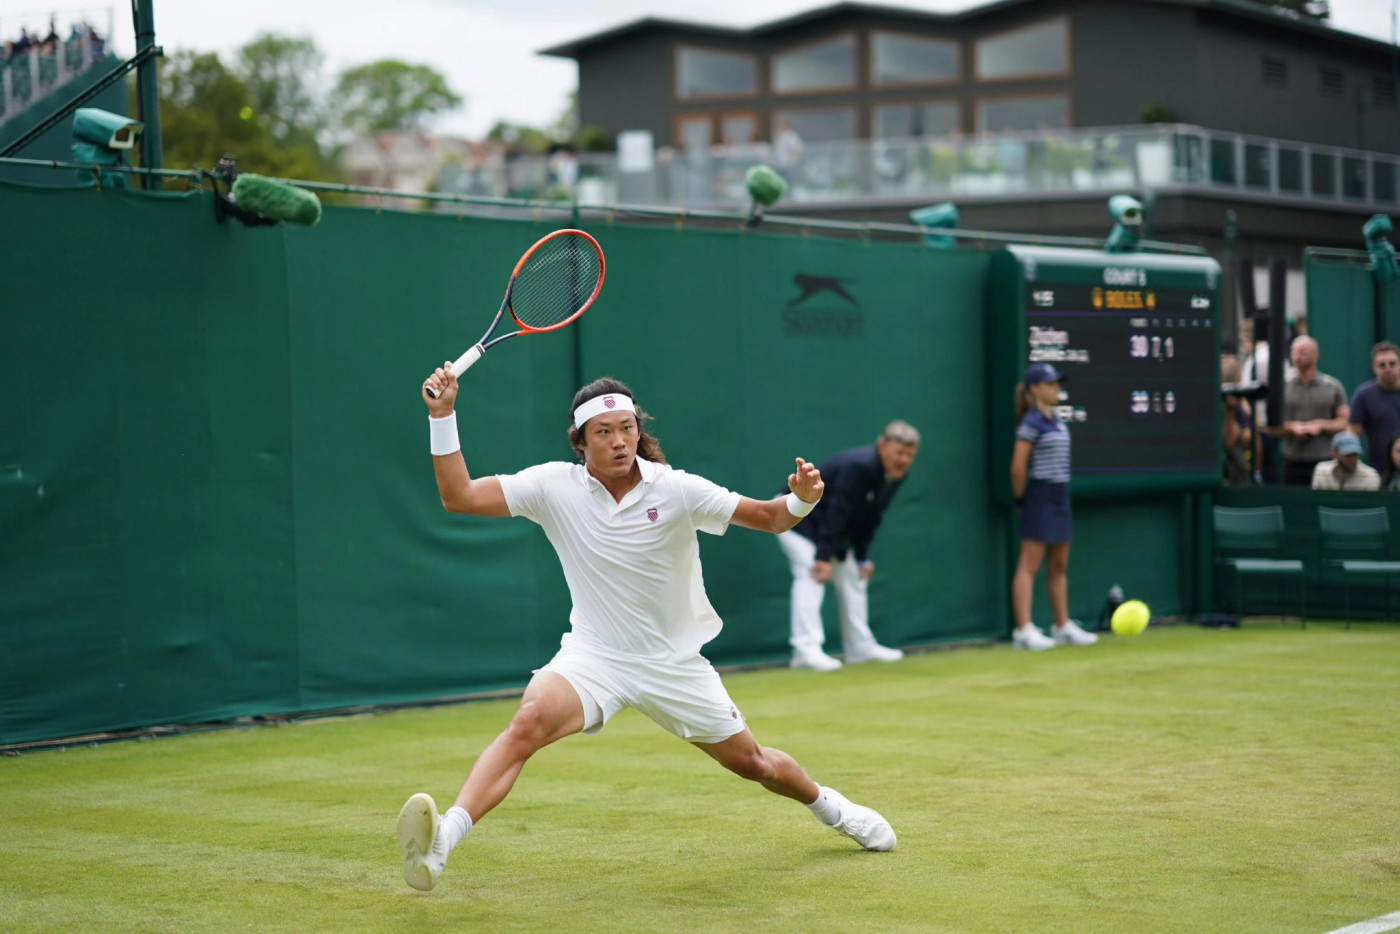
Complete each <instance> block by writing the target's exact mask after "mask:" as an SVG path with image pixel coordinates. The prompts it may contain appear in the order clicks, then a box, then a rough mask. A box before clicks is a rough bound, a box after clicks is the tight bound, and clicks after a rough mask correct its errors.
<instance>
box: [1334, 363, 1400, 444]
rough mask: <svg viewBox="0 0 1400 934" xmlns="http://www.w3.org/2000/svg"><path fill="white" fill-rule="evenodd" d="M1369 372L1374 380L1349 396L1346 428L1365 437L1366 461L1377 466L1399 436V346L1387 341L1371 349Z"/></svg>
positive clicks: (1358, 435)
mask: <svg viewBox="0 0 1400 934" xmlns="http://www.w3.org/2000/svg"><path fill="white" fill-rule="evenodd" d="M1371 372H1372V373H1374V374H1376V378H1375V379H1373V380H1369V381H1367V382H1364V383H1362V384H1361V385H1360V386H1358V387H1356V392H1355V393H1353V394H1352V397H1351V414H1350V416H1349V421H1350V424H1348V426H1347V427H1348V428H1349V429H1351V433H1352V434H1354V435H1356V436H1357V437H1360V436H1361V435H1362V434H1363V433H1364V434H1365V435H1366V449H1367V450H1366V453H1367V458H1366V459H1367V460H1369V461H1370V462H1371V464H1372V466H1380V465H1382V464H1384V463H1385V461H1386V454H1387V449H1386V444H1387V442H1388V441H1389V440H1390V439H1391V438H1392V437H1394V436H1395V435H1396V434H1400V347H1396V346H1395V345H1394V344H1392V343H1391V342H1390V341H1381V342H1380V343H1379V344H1377V345H1376V346H1374V347H1372V348H1371Z"/></svg>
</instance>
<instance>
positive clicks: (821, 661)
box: [788, 649, 841, 671]
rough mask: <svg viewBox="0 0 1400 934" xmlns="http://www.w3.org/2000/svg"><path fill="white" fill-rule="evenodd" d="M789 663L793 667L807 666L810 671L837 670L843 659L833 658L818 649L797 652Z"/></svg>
mask: <svg viewBox="0 0 1400 934" xmlns="http://www.w3.org/2000/svg"><path fill="white" fill-rule="evenodd" d="M788 664H789V665H790V666H791V667H793V668H806V669H807V670H809V671H835V670H836V669H838V668H840V667H841V659H839V658H832V657H831V656H830V655H827V654H826V653H825V652H823V651H822V650H821V649H818V650H817V651H815V652H795V653H793V656H792V661H791V662H789V663H788Z"/></svg>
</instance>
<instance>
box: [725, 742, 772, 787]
mask: <svg viewBox="0 0 1400 934" xmlns="http://www.w3.org/2000/svg"><path fill="white" fill-rule="evenodd" d="M728 765H729V770H730V771H731V772H733V773H734V774H735V775H738V776H740V777H741V778H747V779H748V780H749V781H751V782H766V781H768V780H770V779H772V778H773V776H774V775H775V774H776V772H777V769H776V767H775V766H774V764H773V759H772V757H771V756H769V755H768V754H767V751H766V750H764V749H763V748H761V747H754V749H753V750H752V751H751V752H748V753H746V754H745V755H743V756H739V757H737V758H735V759H734V760H732V761H730V762H729V763H728Z"/></svg>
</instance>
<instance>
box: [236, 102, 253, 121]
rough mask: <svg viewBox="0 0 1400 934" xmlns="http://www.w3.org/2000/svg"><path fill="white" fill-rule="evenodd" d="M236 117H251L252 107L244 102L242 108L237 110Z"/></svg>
mask: <svg viewBox="0 0 1400 934" xmlns="http://www.w3.org/2000/svg"><path fill="white" fill-rule="evenodd" d="M238 119H240V120H251V119H253V108H252V107H249V106H248V105H247V104H244V105H243V109H242V110H240V111H238Z"/></svg>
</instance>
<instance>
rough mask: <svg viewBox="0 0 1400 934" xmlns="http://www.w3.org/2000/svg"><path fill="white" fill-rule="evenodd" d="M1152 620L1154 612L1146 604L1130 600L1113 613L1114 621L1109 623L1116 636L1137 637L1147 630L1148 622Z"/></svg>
mask: <svg viewBox="0 0 1400 934" xmlns="http://www.w3.org/2000/svg"><path fill="white" fill-rule="evenodd" d="M1151 618H1152V611H1151V610H1149V609H1148V608H1147V604H1146V603H1143V602H1142V601H1141V600H1129V601H1128V602H1127V603H1124V604H1123V605H1122V606H1120V607H1119V608H1118V609H1116V610H1114V611H1113V619H1112V620H1110V621H1109V622H1110V625H1112V626H1113V632H1114V633H1115V634H1116V635H1120V636H1135V635H1137V634H1138V633H1140V632H1142V631H1143V630H1144V629H1146V628H1147V622H1148V620H1150V619H1151Z"/></svg>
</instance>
